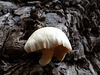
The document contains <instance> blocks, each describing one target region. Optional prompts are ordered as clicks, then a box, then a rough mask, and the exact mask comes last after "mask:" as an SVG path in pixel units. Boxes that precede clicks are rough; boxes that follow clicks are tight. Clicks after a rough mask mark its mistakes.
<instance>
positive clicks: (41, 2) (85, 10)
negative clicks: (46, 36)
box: [0, 0, 100, 75]
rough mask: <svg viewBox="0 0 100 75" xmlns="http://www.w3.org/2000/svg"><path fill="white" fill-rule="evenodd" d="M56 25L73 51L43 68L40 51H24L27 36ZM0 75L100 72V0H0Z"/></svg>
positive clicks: (58, 74)
mask: <svg viewBox="0 0 100 75" xmlns="http://www.w3.org/2000/svg"><path fill="white" fill-rule="evenodd" d="M42 27H56V28H59V29H61V30H62V31H64V33H65V34H66V35H67V36H68V38H69V40H70V42H71V45H72V51H71V52H70V53H68V54H66V57H65V59H64V60H63V61H62V62H60V61H58V60H57V59H56V58H53V59H52V61H51V62H50V63H49V64H48V65H46V66H44V67H42V66H40V65H39V63H38V61H39V59H40V57H41V53H37V52H36V53H30V54H27V53H26V52H25V50H24V45H25V43H26V41H27V39H28V38H29V36H30V35H31V34H32V33H33V32H34V31H35V30H37V29H39V28H42ZM0 75H100V0H6V1H5V0H2V1H0Z"/></svg>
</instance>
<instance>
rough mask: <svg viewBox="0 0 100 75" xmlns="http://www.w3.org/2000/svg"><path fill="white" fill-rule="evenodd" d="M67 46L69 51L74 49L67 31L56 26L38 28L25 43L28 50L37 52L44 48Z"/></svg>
mask: <svg viewBox="0 0 100 75" xmlns="http://www.w3.org/2000/svg"><path fill="white" fill-rule="evenodd" d="M61 45H62V46H63V47H64V48H66V51H67V52H70V51H71V50H72V47H71V44H70V42H69V40H68V38H67V36H66V35H65V33H64V32H63V31H62V30H60V29H58V28H55V27H43V28H40V29H38V30H36V31H35V32H34V33H33V34H32V35H31V36H30V37H29V39H28V41H27V42H26V44H25V47H24V48H25V50H26V52H28V53H30V52H35V51H38V50H42V49H50V48H56V47H58V46H61Z"/></svg>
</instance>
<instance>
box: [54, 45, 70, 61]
mask: <svg viewBox="0 0 100 75" xmlns="http://www.w3.org/2000/svg"><path fill="white" fill-rule="evenodd" d="M67 53H68V52H67V51H66V48H64V47H63V46H58V47H56V48H55V50H54V56H55V57H56V58H57V59H58V60H59V61H62V60H63V59H64V57H65V55H66V54H67Z"/></svg>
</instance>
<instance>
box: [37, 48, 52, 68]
mask: <svg viewBox="0 0 100 75" xmlns="http://www.w3.org/2000/svg"><path fill="white" fill-rule="evenodd" d="M53 53H54V49H44V50H42V57H41V59H40V60H39V63H40V65H41V66H45V65H46V64H48V63H49V62H50V61H51V59H52V57H53Z"/></svg>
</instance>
